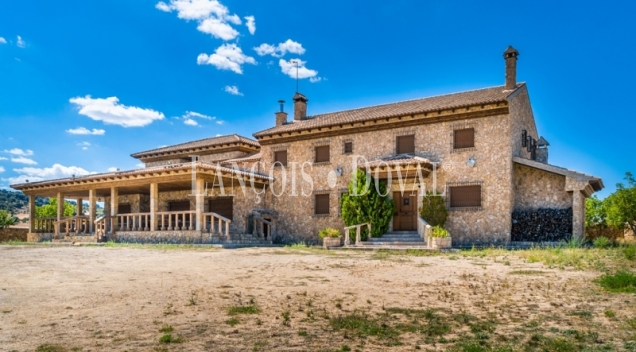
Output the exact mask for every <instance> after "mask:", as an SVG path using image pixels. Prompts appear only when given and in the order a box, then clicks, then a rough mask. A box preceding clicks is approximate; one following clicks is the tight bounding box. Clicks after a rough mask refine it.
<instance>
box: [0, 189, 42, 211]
mask: <svg viewBox="0 0 636 352" xmlns="http://www.w3.org/2000/svg"><path fill="white" fill-rule="evenodd" d="M44 204H49V199H48V198H45V197H35V205H44ZM28 208H29V197H28V196H27V195H26V194H24V193H22V192H20V191H9V190H6V189H0V209H2V210H7V211H9V212H13V213H17V212H19V211H20V210H22V211H24V210H26V209H28Z"/></svg>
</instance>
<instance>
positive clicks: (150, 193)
mask: <svg viewBox="0 0 636 352" xmlns="http://www.w3.org/2000/svg"><path fill="white" fill-rule="evenodd" d="M518 54H519V53H518V52H517V50H515V49H514V48H512V47H509V48H508V49H507V50H506V51H505V52H504V60H505V84H504V85H503V86H498V87H490V88H485V89H479V90H473V91H466V92H460V93H454V94H448V95H441V96H435V97H429V98H422V99H416V100H410V101H403V102H397V103H392V104H385V105H378V106H371V107H364V108H360V109H354V110H347V111H339V112H333V113H326V114H320V115H314V116H311V115H308V114H307V111H308V101H309V100H308V98H307V97H306V96H304V95H303V94H301V93H298V92H297V93H296V94H295V95H294V97H293V103H294V108H293V110H294V112H293V115H294V116H293V119H290V118H288V115H287V113H286V112H284V108H283V104H284V102H282V101H281V102H280V103H281V108H280V111H279V112H277V113H275V116H274V119H273V121H272V122H273V123H274V126H273V127H271V128H269V129H266V130H264V131H260V132H257V133H255V134H254V137H255V138H256V140H253V139H249V138H245V137H241V136H238V135H229V136H222V137H214V138H208V139H204V140H200V141H194V142H188V143H183V144H179V145H173V146H169V147H165V148H159V149H153V150H149V151H145V152H140V153H135V154H132V156H133V157H134V158H137V159H139V160H140V161H142V162H144V163H145V165H146V167H145V168H143V169H139V170H130V171H121V172H114V173H105V174H97V175H89V176H83V177H77V178H70V179H61V180H50V181H42V182H33V183H26V184H19V185H12V187H13V188H15V189H19V190H22V191H23V192H24V193H26V194H27V195H29V196H30V197H31V199H32V200H33V197H35V196H53V197H58V198H60V199H62V198H76V199H80V200H81V199H86V198H88V199H89V203H90V204H92V205H94V204H95V202H96V201H97V200H98V199H103V200H104V202H105V204H106V207H105V208H106V215H105V217H104V218H101V219H96V218H95V215H94V212H92V211H91V212H89V213H90V215H89V216H88V217H82V216H80V217H74V218H67V219H65V218H63V217H62V216H61V215H60V216H58V217H57V218H56V219H32V220H31V230H30V236H31V238H32V239H33V240H41V239H43V238H52V237H55V236H56V235H55V233H57V234H58V235H57V236H58V237H59V236H60V235H61V233H67V234H73V233H75V234H79V233H84V234H96V236H98V237H107V238H110V239H114V240H125V241H137V242H157V241H168V242H204V243H205V242H215V241H234V242H236V241H238V242H239V243H263V241H265V242H267V243H268V242H269V241H275V242H293V241H300V240H303V241H308V242H316V241H317V232H318V231H319V230H320V229H322V228H325V227H335V228H339V229H343V228H344V226H345V225H344V222H343V221H342V218H341V216H340V205H339V204H340V202H339V200H340V198H341V196H342V194H343V193H344V192H346V190H347V186H348V184H349V181H350V175H351V174H352V173H353V172H354V171H355V169H362V170H365V171H367V172H368V173H369V174H370V175H371V177H372V178H374V179H386V180H387V181H388V180H391V184H390V192H388V196H389V197H390V198H392V199H393V201H394V202H395V204H396V212H395V215H394V217H393V220H392V222H391V225H390V232H391V233H409V232H415V231H418V223H419V216H418V215H417V214H418V208H419V206H420V205H421V202H422V195H423V194H424V193H423V192H424V191H425V190H429V191H430V190H435V191H436V192H439V193H442V194H443V195H444V197H445V199H446V206H447V210H448V211H449V217H448V221H447V223H446V228H447V229H448V230H449V232H450V233H451V235H452V237H453V242H454V243H455V244H458V245H472V244H507V243H510V242H518V241H524V242H525V241H555V240H559V239H565V238H568V237H569V236H572V235H573V236H583V234H584V230H585V229H584V219H585V198H586V197H589V196H590V195H591V194H592V193H594V192H596V191H599V190H601V189H602V188H603V187H604V186H603V182H602V180H601V179H600V178H598V177H593V176H589V175H585V174H582V173H579V172H575V171H571V170H567V169H564V168H560V167H557V166H554V165H550V164H549V163H548V146H549V143H548V142H547V141H546V140H545V139H544V138H543V137H541V136H540V135H539V133H538V131H537V128H536V125H535V120H534V116H533V113H532V106H531V104H530V98H529V94H528V88H527V85H526V84H525V83H518V82H517V80H516V63H517V56H518ZM192 156H196V157H195V159H196V160H195V161H193V159H192ZM31 204H33V202H31ZM60 204H61V202H60ZM79 204H81V202H79ZM91 208H92V207H91ZM32 210H33V209H32ZM78 213H79V212H78ZM419 232H420V236H421V230H419Z"/></svg>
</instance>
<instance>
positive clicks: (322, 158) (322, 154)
mask: <svg viewBox="0 0 636 352" xmlns="http://www.w3.org/2000/svg"><path fill="white" fill-rule="evenodd" d="M314 161H315V162H317V163H322V162H327V161H329V146H328V145H323V146H320V147H316V158H315V160H314Z"/></svg>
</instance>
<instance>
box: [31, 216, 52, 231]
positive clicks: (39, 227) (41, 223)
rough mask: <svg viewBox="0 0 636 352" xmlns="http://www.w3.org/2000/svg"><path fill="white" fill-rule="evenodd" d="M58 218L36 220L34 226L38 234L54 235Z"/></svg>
mask: <svg viewBox="0 0 636 352" xmlns="http://www.w3.org/2000/svg"><path fill="white" fill-rule="evenodd" d="M56 221H57V218H56V217H49V218H35V220H34V222H35V224H34V225H33V227H34V229H35V232H36V233H54V232H55V222H56Z"/></svg>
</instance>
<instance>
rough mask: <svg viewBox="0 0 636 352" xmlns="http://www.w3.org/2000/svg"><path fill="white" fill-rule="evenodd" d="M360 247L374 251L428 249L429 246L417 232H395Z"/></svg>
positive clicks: (366, 242)
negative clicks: (396, 248)
mask: <svg viewBox="0 0 636 352" xmlns="http://www.w3.org/2000/svg"><path fill="white" fill-rule="evenodd" d="M358 247H366V248H374V249H393V248H395V247H408V248H413V249H426V248H427V244H426V242H424V239H422V238H421V237H420V235H419V234H418V233H417V232H413V231H394V232H388V233H385V234H384V235H382V237H371V238H369V239H368V240H367V241H364V242H362V243H361V244H360V246H358Z"/></svg>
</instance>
